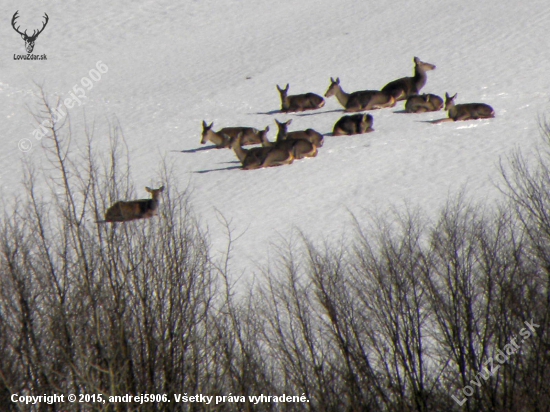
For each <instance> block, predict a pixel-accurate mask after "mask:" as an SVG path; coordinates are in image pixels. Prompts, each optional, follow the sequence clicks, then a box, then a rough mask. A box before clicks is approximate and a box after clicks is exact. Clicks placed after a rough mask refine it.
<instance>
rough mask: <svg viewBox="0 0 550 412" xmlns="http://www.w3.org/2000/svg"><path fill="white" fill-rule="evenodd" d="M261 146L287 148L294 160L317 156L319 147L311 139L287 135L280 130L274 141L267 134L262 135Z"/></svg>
mask: <svg viewBox="0 0 550 412" xmlns="http://www.w3.org/2000/svg"><path fill="white" fill-rule="evenodd" d="M277 123H278V122H277ZM283 125H286V123H283ZM262 146H263V147H274V148H278V149H283V150H288V151H289V152H290V153H291V154H292V157H294V159H296V160H299V159H303V158H304V157H315V156H317V148H318V147H319V146H317V145H316V144H315V143H313V142H312V141H309V140H307V139H303V138H300V137H288V135H286V134H281V133H280V131H279V134H278V135H277V140H275V141H274V142H270V141H269V140H268V139H267V136H263V140H262Z"/></svg>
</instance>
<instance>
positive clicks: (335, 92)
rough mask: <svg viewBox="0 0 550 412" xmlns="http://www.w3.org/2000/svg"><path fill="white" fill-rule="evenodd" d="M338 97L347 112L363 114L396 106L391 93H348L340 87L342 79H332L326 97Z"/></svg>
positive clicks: (373, 91) (366, 91) (367, 91)
mask: <svg viewBox="0 0 550 412" xmlns="http://www.w3.org/2000/svg"><path fill="white" fill-rule="evenodd" d="M331 96H336V98H337V99H338V101H339V102H340V104H341V105H342V106H344V108H345V111H346V112H363V111H366V110H374V109H383V108H385V107H393V106H395V99H394V98H393V97H392V96H391V94H390V93H387V92H384V91H379V90H362V91H358V92H353V93H346V92H345V91H344V90H343V89H342V87H341V86H340V78H338V77H337V78H336V80H335V79H333V78H332V77H331V78H330V86H329V87H328V89H327V92H326V93H325V97H331Z"/></svg>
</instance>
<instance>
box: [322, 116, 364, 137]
mask: <svg viewBox="0 0 550 412" xmlns="http://www.w3.org/2000/svg"><path fill="white" fill-rule="evenodd" d="M372 125H373V118H372V116H371V115H370V114H365V113H363V114H353V115H349V116H343V117H342V118H340V120H338V121H337V122H336V124H335V125H334V129H333V131H332V134H333V136H344V135H347V136H351V135H354V134H363V133H370V132H374V129H373V128H372Z"/></svg>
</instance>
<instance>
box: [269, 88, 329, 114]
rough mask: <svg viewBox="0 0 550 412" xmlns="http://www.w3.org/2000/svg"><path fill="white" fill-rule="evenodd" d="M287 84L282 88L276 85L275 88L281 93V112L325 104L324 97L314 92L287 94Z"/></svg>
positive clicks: (310, 108) (311, 108)
mask: <svg viewBox="0 0 550 412" xmlns="http://www.w3.org/2000/svg"><path fill="white" fill-rule="evenodd" d="M288 88H289V85H288V84H287V85H286V87H285V88H284V89H281V88H280V87H279V85H277V90H279V94H280V95H281V111H282V112H303V111H306V110H316V109H320V108H321V107H323V106H324V105H325V99H323V98H322V97H321V96H319V95H318V94H315V93H305V94H295V95H292V96H288Z"/></svg>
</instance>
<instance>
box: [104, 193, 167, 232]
mask: <svg viewBox="0 0 550 412" xmlns="http://www.w3.org/2000/svg"><path fill="white" fill-rule="evenodd" d="M145 190H147V191H148V192H149V193H151V199H139V200H130V201H122V200H121V201H119V202H116V203H115V204H114V205H112V206H111V207H110V208H109V209H107V212H105V220H99V221H98V222H97V223H107V222H128V221H130V220H136V219H148V218H150V217H153V216H155V215H156V214H157V210H158V207H159V197H160V194H161V193H162V191H163V190H164V186H161V187H159V188H158V189H151V188H149V187H146V188H145Z"/></svg>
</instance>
